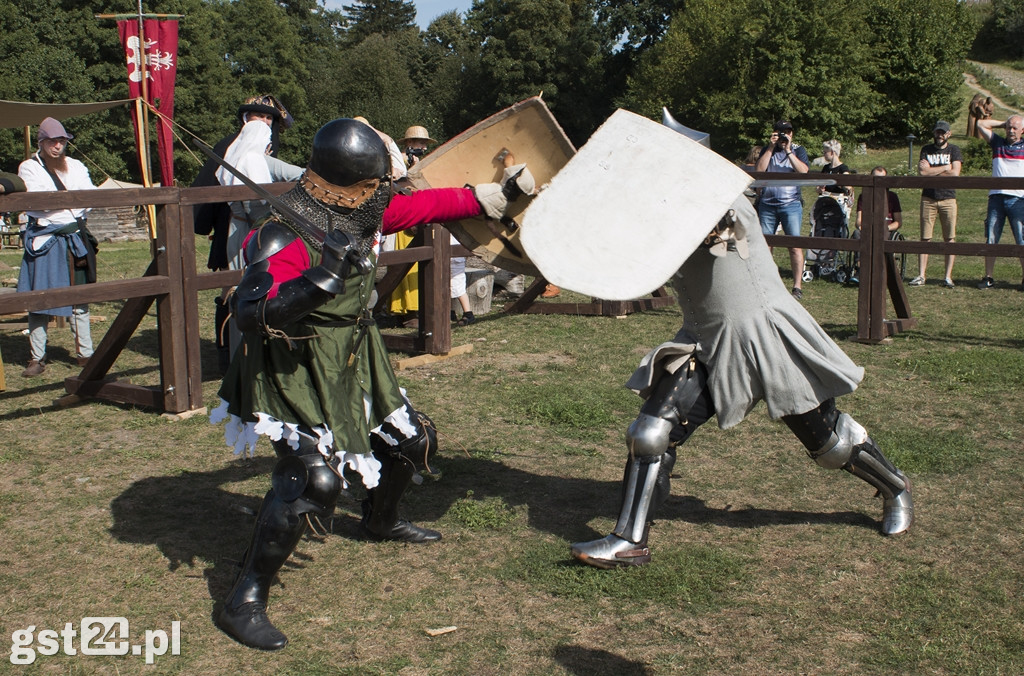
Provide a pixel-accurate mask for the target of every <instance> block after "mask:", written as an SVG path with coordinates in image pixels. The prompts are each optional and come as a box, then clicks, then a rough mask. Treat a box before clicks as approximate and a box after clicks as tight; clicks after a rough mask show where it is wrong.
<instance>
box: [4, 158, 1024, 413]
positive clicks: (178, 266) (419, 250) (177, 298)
mask: <svg viewBox="0 0 1024 676" xmlns="http://www.w3.org/2000/svg"><path fill="white" fill-rule="evenodd" d="M754 176H755V177H756V178H772V179H778V178H779V177H780V176H779V174H755V175H754ZM801 178H805V177H801ZM830 178H835V179H836V182H837V183H838V184H840V185H852V186H855V187H858V188H861V189H862V190H863V192H862V200H863V209H864V212H863V213H864V218H865V221H866V225H865V227H864V232H863V236H862V238H861V239H860V240H859V241H857V240H849V239H829V238H821V237H816V238H813V242H812V241H811V238H808V237H785V236H778V235H773V236H770V237H768V238H767V239H768V243H769V244H770V245H772V246H800V247H808V246H813V247H814V248H828V249H836V250H859V251H860V260H861V269H860V288H859V302H858V313H857V335H858V339H859V340H862V341H865V342H880V341H882V340H884V339H885V338H886V337H887V336H890V335H892V334H893V333H895V332H897V331H899V330H901V329H904V328H908V327H910V326H913V325H914V324H915V322H916V320H915V319H914V317H913V316H912V313H911V310H910V305H909V303H908V302H907V298H906V295H905V293H904V291H903V285H902V280H900V279H899V277H898V276H896V275H893V274H891V271H888V270H887V269H886V254H888V253H897V252H900V253H929V254H946V253H952V254H957V255H967V256H1014V257H1018V256H1022V255H1024V247H1021V246H1015V245H1013V246H1011V245H1003V244H1001V245H997V246H990V245H986V244H960V243H955V244H945V243H943V242H929V243H924V242H911V241H903V242H895V241H889V239H888V237H887V236H886V231H885V220H884V219H885V210H886V200H885V190H886V189H887V188H916V189H920V188H923V187H927V186H935V185H936V184H941V185H942V186H943V187H949V188H965V189H966V188H970V189H989V188H994V187H1000V188H1012V189H1024V179H993V178H988V177H965V178H943V179H935V178H919V177H874V176H860V175H850V176H830ZM289 187H290V185H288V184H280V183H278V184H273V185H270V186H267V188H268V189H269V190H271V191H272V192H274V193H277V194H280V193H282V192H284V191H285V190H287V189H288V188H289ZM251 197H252V193H251V191H250V190H249V189H248V188H245V187H244V186H239V187H231V188H225V187H209V188H136V189H128V190H88V191H67V192H59V193H55V192H48V193H17V194H12V195H4V196H0V211H24V210H29V209H61V208H68V207H112V206H113V207H120V206H136V205H146V204H152V205H156V207H157V228H156V231H157V238H156V240H155V241H154V242H153V243H152V261H151V263H150V265H149V267H148V269H147V270H146V272H145V273H144V274H143V276H142V277H139V278H137V279H126V280H118V281H107V282H99V283H97V284H89V285H85V286H74V287H68V288H65V289H57V290H49V291H31V292H23V293H12V294H3V295H0V315H6V314H14V313H22V312H27V311H38V310H44V309H47V308H51V307H58V306H63V305H79V304H84V303H97V302H103V301H112V300H125V301H126V302H125V304H124V306H123V307H122V309H121V312H120V313H119V314H118V316H117V317H116V318H115V319H114V321H113V323H112V325H111V326H110V328H109V329H108V331H107V332H106V334H105V335H104V337H103V339H102V341H100V343H99V345H98V346H97V347H96V353H95V355H94V356H93V358H92V359H90V360H89V363H88V364H86V366H85V367H84V368H83V370H82V372H81V373H80V374H79V375H78V376H75V377H71V378H68V379H67V380H66V381H65V389H66V390H67V392H68V393H69V395H77V396H82V397H96V398H100V399H105V400H109V401H115V402H120V403H128V404H134V405H139V406H144V407H149V408H154V409H157V410H161V411H164V412H167V413H185V412H188V411H195V410H198V409H201V408H202V407H203V400H202V396H203V392H202V371H201V366H200V364H201V359H200V345H201V342H200V330H199V323H200V322H199V302H198V301H199V292H200V291H203V290H207V289H218V288H221V287H225V286H232V285H233V284H235V283H236V282H237V281H238V279H239V276H240V273H239V272H238V271H222V272H208V271H205V269H204V270H200V269H199V267H198V265H197V261H196V246H195V235H194V233H193V224H192V206H193V205H195V204H201V203H204V202H224V201H235V200H242V199H249V198H251ZM453 253H454V254H455V255H460V254H464V253H465V250H464V249H462V247H459V246H456V247H452V246H451V245H450V243H449V238H448V235H447V231H444V230H443V229H442V228H440V226H430V227H426V228H423V229H422V232H421V234H420V235H419V236H418V237H417V239H416V240H414V242H413V243H412V245H411V246H410V247H408V248H406V249H403V250H401V251H394V252H388V253H385V254H383V255H382V256H381V259H380V264H381V265H385V266H388V274H387V275H386V276H385V277H384V278H382V279H381V280H380V282H379V283H378V287H377V288H378V293H379V294H380V295H381V297H383V296H385V295H389V294H390V291H391V289H393V288H394V286H395V285H396V284H397V282H398V280H400V279H401V277H402V276H403V275H404V274H405V272H406V271H407V270H408V269H409V267H410V266H411V265H412V264H413V263H419V264H420V272H419V275H420V308H421V309H420V313H419V316H420V326H419V329H418V331H417V332H416V334H415V335H389V336H386V338H385V339H386V341H387V343H388V346H389V347H390V348H391V349H397V350H401V351H405V352H425V353H432V354H447V353H448V352H449V351H450V350H451V323H450V320H449V308H450V299H449V281H450V274H451V273H450V268H449V259H450V257H451V255H453ZM539 282H542V280H538V282H537V283H535V284H534V285H533V286H532V287H531V288H530V290H528V292H527V294H526V295H525V296H524V298H523V299H521V300H520V301H517V302H516V303H513V304H510V307H509V308H506V310H507V311H515V312H523V311H538V310H537V306H534V307H533V308H531V304H532V302H533V300H534V298H535V297H536V295H537V294H539V293H540V290H541V289H542V288H543V287H542V284H540V285H539ZM887 293H888V294H889V296H891V298H892V301H893V307H894V311H895V314H896V316H895V317H890V318H886V317H885V309H886V294H887ZM668 300H669V299H668V298H667V297H666V296H665V295H664V294H656V295H655V300H654V301H652V300H651V299H640V300H637V301H631V302H626V303H618V304H614V305H612V306H609V304H608V303H607V302H606V301H600V300H599V299H594V302H593V303H592V305H594V307H595V308H598V310H599V311H600V313H602V314H606V313H607V312H605V311H604V310H608V311H610V312H615V313H625V312H627V311H632V310H641V309H645V308H649V307H656V306H658V305H661V304H664V302H666V301H668ZM154 303H155V304H156V310H157V323H158V337H159V352H160V354H159V360H160V385H159V386H158V387H146V386H141V385H133V384H130V383H125V382H120V381H117V380H115V379H112V378H108V373H109V371H110V369H111V367H112V366H113V364H114V362H115V360H116V359H117V357H118V355H119V354H120V353H121V351H122V350H123V349H124V348H125V346H126V345H127V343H128V340H129V339H130V338H131V336H132V334H133V333H134V331H135V330H136V329H137V327H138V326H139V323H140V322H141V321H142V319H143V317H145V315H146V313H147V312H148V311H149V309H150V308H151V307H152V306H153V304H154ZM545 305H547V304H545ZM552 305H555V304H552ZM568 307H569V309H568V310H563V309H562V308H559V309H558V311H570V312H571V311H572V307H573V306H571V305H570V306H568ZM576 307H578V306H576Z"/></svg>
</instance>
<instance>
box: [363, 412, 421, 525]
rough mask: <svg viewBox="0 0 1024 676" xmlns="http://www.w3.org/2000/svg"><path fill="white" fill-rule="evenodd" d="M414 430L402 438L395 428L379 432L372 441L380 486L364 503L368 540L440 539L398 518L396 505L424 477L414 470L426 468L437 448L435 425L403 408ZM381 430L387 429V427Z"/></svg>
mask: <svg viewBox="0 0 1024 676" xmlns="http://www.w3.org/2000/svg"><path fill="white" fill-rule="evenodd" d="M406 409H407V411H408V412H409V417H410V419H411V420H412V422H413V426H414V427H415V428H416V433H415V434H414V435H413V436H412V437H408V438H403V436H402V434H401V432H399V431H398V429H397V428H392V429H382V432H383V434H382V435H379V436H374V437H373V438H372V439H371V446H372V447H373V457H375V458H377V459H378V460H379V461H380V463H381V468H380V483H379V484H377V487H376V488H373V489H370V490H368V491H367V492H366V500H364V501H363V520H362V523H361V524H360V525H361V529H362V532H363V535H365V536H366V537H367V538H369V539H371V540H397V541H400V542H435V541H437V540H440V539H441V534H440V533H439V532H437V531H436V530H431V529H429V528H421V527H419V526H416V525H415V524H412V523H410V522H408V521H406V520H405V519H401V518H399V516H398V503H399V502H400V501H401V499H402V496H403V495H405V492H406V491H407V490H408V489H409V486H411V485H412V484H413V483H421V482H422V481H423V478H422V477H421V476H419V474H417V470H418V469H420V468H424V467H427V466H428V465H429V461H430V458H431V457H432V456H433V455H434V451H435V450H436V449H437V433H436V432H435V431H434V423H433V422H432V421H431V420H430V418H428V417H427V416H425V415H423V414H422V413H417V412H416V411H413V409H412V407H411V406H408V405H407V406H406ZM384 427H388V428H390V427H391V426H390V425H385V426H384ZM385 437H389V438H392V439H401V441H400V442H399V443H398V445H397V446H391V445H389V444H387V443H385V442H384V441H383V439H384V438H385Z"/></svg>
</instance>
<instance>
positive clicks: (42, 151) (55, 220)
mask: <svg viewBox="0 0 1024 676" xmlns="http://www.w3.org/2000/svg"><path fill="white" fill-rule="evenodd" d="M37 137H38V146H39V149H38V151H36V153H35V155H33V156H32V157H30V158H29V159H27V160H25V161H24V162H22V163H21V165H20V166H19V167H18V176H20V177H21V179H22V180H23V181H24V182H25V187H26V189H27V190H28V191H29V192H48V191H57V190H95V189H96V186H94V185H93V183H92V179H91V178H89V170H88V169H86V167H85V165H84V164H82V163H81V162H79V161H78V160H76V159H72V158H70V157H68V156H67V147H68V141H70V140H71V139H72V138H74V137H73V136H72V135H71V134H69V133H68V132H67V131H66V130H65V129H64V125H62V124H61V123H60V122H58V121H57V120H55V119H53V118H52V117H48V118H46V119H45V120H43V121H42V122H40V123H39V131H38V135H37ZM88 212H89V210H88V209H56V210H52V211H29V212H27V213H28V226H27V227H26V229H25V238H24V242H23V243H24V246H25V253H24V255H23V256H22V260H21V271H20V274H19V275H18V291H38V290H41V289H59V288H64V287H67V286H72V285H78V284H86V283H89V282H95V281H96V240H95V239H94V238H93V236H92V234H91V233H90V232H89V230H88V229H87V228H86V214H87V213H88ZM50 316H55V317H69V318H70V319H71V332H72V334H73V335H74V337H75V354H76V356H77V359H78V364H79V365H83V366H84V365H85V363H86V362H87V361H89V357H91V356H92V332H91V330H90V328H89V306H88V305H75V306H73V307H72V306H63V307H58V308H51V309H49V310H42V311H38V312H30V313H29V314H28V330H29V357H30V358H29V362H28V366H27V367H26V368H25V370H24V371H23V372H22V374H21V375H22V376H24V377H26V378H31V377H33V376H38V375H42V373H43V370H44V369H45V368H46V361H45V358H46V339H47V335H46V327H47V324H48V323H49V321H50Z"/></svg>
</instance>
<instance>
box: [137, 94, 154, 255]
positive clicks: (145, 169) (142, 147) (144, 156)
mask: <svg viewBox="0 0 1024 676" xmlns="http://www.w3.org/2000/svg"><path fill="white" fill-rule="evenodd" d="M143 108H144V106H143V105H142V99H135V118H136V119H141V117H142V113H143ZM139 128H140V131H141V128H142V125H141V123H140V124H139ZM136 150H137V152H138V153H139V168H140V170H141V171H142V185H143V186H145V187H147V188H152V187H153V181H152V180H151V179H150V173H149V147H148V144H147V143H146V142H145V141H144V140H143V138H142V135H141V133H140V134H139V141H138V147H137V148H136ZM146 215H147V216H148V217H149V239H150V240H155V239H156V206H155V205H153V204H147V205H146Z"/></svg>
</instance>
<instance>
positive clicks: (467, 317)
mask: <svg viewBox="0 0 1024 676" xmlns="http://www.w3.org/2000/svg"><path fill="white" fill-rule="evenodd" d="M449 237H451V244H452V246H455V245H457V244H458V243H459V240H457V239H455V235H449ZM451 273H452V280H451V299H452V300H457V301H459V305H460V306H461V307H462V319H458V318H457V317H456V316H455V306H454V304H453V305H452V321H453V322H455V324H456V325H457V326H468V325H469V324H472V323H473V322H475V321H476V316H475V315H474V314H473V310H472V309H470V305H469V294H468V293H466V257H465V256H452V261H451Z"/></svg>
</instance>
